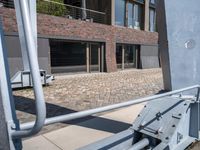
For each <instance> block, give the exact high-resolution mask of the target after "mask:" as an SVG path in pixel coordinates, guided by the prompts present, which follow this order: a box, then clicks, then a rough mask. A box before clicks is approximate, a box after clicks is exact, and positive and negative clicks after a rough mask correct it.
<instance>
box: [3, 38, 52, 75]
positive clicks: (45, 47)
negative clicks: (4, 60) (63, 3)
mask: <svg viewBox="0 0 200 150" xmlns="http://www.w3.org/2000/svg"><path fill="white" fill-rule="evenodd" d="M5 41H6V48H7V50H8V62H9V67H10V74H11V77H12V76H13V75H14V74H15V73H16V72H17V71H19V70H23V62H22V54H21V48H20V42H19V38H18V36H10V35H9V36H5ZM38 56H39V58H38V61H39V65H40V69H44V70H47V72H48V73H50V72H51V71H50V46H49V39H44V38H38Z"/></svg>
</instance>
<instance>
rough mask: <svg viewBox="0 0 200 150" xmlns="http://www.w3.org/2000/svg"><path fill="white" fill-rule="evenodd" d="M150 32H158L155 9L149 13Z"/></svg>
mask: <svg viewBox="0 0 200 150" xmlns="http://www.w3.org/2000/svg"><path fill="white" fill-rule="evenodd" d="M149 30H150V31H151V32H155V31H156V12H155V9H152V8H150V11H149Z"/></svg>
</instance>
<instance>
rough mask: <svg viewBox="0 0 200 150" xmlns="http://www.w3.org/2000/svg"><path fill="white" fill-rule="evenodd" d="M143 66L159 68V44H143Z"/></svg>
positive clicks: (143, 67)
mask: <svg viewBox="0 0 200 150" xmlns="http://www.w3.org/2000/svg"><path fill="white" fill-rule="evenodd" d="M140 60H141V68H142V69H148V68H159V67H160V65H159V56H158V46H157V45H141V48H140Z"/></svg>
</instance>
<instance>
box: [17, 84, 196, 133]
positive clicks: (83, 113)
mask: <svg viewBox="0 0 200 150" xmlns="http://www.w3.org/2000/svg"><path fill="white" fill-rule="evenodd" d="M193 89H197V95H196V97H197V98H198V97H199V91H200V85H194V86H191V87H187V88H183V89H179V90H175V91H172V92H167V93H163V94H159V95H153V96H149V97H145V98H140V99H136V100H130V101H128V102H123V103H119V104H114V105H109V106H105V107H100V108H95V109H91V110H86V111H81V112H76V113H71V114H67V115H61V116H56V117H52V118H47V119H46V120H45V123H44V124H45V125H50V124H53V123H59V122H65V121H70V120H74V119H79V118H83V117H87V116H90V115H94V114H97V113H102V112H106V111H111V110H114V109H120V108H123V107H128V106H131V105H136V104H140V103H144V102H148V101H153V100H156V99H159V98H162V97H166V96H171V95H174V94H178V93H181V92H185V91H189V90H193ZM197 100H198V99H197ZM33 124H34V122H29V123H24V124H21V126H20V128H21V129H23V130H26V129H30V128H32V126H33Z"/></svg>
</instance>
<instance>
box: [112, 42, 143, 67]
mask: <svg viewBox="0 0 200 150" xmlns="http://www.w3.org/2000/svg"><path fill="white" fill-rule="evenodd" d="M139 48H140V46H139V45H131V44H117V46H116V62H117V68H118V69H122V70H124V69H129V68H138V67H139V63H138V59H139Z"/></svg>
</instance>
